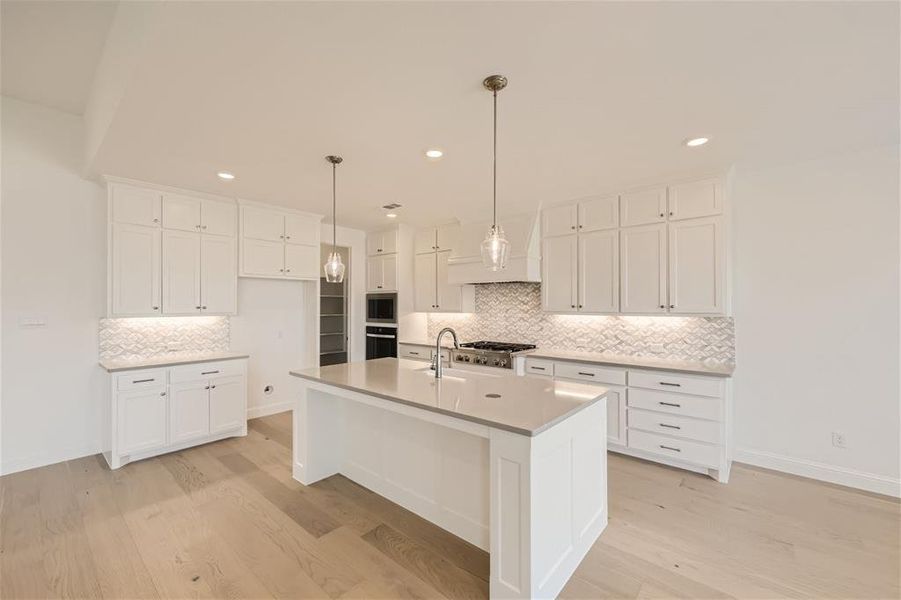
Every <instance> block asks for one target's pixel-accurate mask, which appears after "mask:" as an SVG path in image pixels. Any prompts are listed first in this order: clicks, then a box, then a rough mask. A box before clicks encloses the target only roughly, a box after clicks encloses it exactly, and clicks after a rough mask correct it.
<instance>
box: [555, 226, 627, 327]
mask: <svg viewBox="0 0 901 600" xmlns="http://www.w3.org/2000/svg"><path fill="white" fill-rule="evenodd" d="M578 239H579V256H578V265H579V268H578V287H579V294H578V302H577V308H578V310H579V311H580V312H586V313H615V312H617V311H619V232H618V231H616V230H615V229H607V230H598V231H591V232H589V233H579V235H578ZM552 276H553V275H552Z"/></svg>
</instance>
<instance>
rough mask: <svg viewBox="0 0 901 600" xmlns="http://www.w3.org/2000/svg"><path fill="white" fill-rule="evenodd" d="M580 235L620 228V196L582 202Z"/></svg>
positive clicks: (579, 218) (579, 217) (580, 205)
mask: <svg viewBox="0 0 901 600" xmlns="http://www.w3.org/2000/svg"><path fill="white" fill-rule="evenodd" d="M578 211H579V215H578V221H579V223H578V229H579V232H580V233H587V232H589V231H600V230H602V229H616V228H617V227H619V196H604V197H600V198H592V199H589V200H582V201H581V202H579V204H578Z"/></svg>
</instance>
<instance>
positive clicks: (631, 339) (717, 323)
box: [428, 283, 735, 364]
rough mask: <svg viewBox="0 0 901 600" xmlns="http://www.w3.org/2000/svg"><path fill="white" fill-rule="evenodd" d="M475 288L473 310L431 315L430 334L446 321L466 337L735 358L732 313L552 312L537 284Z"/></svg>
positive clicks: (701, 358) (704, 358) (717, 360)
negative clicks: (544, 305)
mask: <svg viewBox="0 0 901 600" xmlns="http://www.w3.org/2000/svg"><path fill="white" fill-rule="evenodd" d="M475 292H476V294H475V296H476V298H475V300H476V310H475V313H472V314H448V315H445V314H439V313H430V314H429V316H428V334H429V339H434V336H436V335H437V334H438V331H440V329H441V328H442V327H445V326H450V327H453V328H454V329H455V330H456V331H457V333H458V334H459V336H460V338H461V340H466V341H473V340H492V341H498V342H521V343H526V344H535V345H537V346H539V347H541V348H547V349H555V350H578V351H584V352H603V353H608V354H619V355H629V356H645V357H654V358H669V359H674V360H693V361H703V362H709V363H717V364H734V363H735V330H734V327H733V322H732V319H731V318H730V317H633V316H589V315H554V314H548V313H546V312H544V311H542V310H541V285H540V284H537V283H491V284H484V285H477V286H476V290H475Z"/></svg>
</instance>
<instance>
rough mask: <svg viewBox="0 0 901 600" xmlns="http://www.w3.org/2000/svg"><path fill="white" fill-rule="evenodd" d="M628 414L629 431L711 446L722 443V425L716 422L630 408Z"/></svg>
mask: <svg viewBox="0 0 901 600" xmlns="http://www.w3.org/2000/svg"><path fill="white" fill-rule="evenodd" d="M628 413H629V414H628V422H629V429H641V430H642V431H648V432H652V433H663V434H666V435H672V436H677V437H680V438H686V439H689V440H697V441H699V442H709V443H711V444H719V443H720V441H721V437H720V428H721V425H720V423H718V422H716V421H706V420H702V419H694V418H692V417H682V416H678V415H670V414H663V413H658V412H650V411H646V410H642V409H640V408H630V409H629V411H628Z"/></svg>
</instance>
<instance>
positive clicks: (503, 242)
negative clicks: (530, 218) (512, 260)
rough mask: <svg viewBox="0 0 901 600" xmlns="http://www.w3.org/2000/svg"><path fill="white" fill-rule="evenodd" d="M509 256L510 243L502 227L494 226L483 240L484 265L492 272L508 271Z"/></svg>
mask: <svg viewBox="0 0 901 600" xmlns="http://www.w3.org/2000/svg"><path fill="white" fill-rule="evenodd" d="M509 254H510V242H508V241H507V236H505V235H504V229H503V228H502V227H501V226H500V225H492V226H491V229H489V230H488V235H487V236H485V239H484V240H482V264H483V265H484V266H485V268H487V269H490V270H491V271H500V270H501V269H506V268H507V258H508V256H509Z"/></svg>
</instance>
